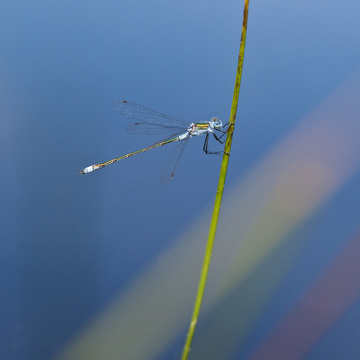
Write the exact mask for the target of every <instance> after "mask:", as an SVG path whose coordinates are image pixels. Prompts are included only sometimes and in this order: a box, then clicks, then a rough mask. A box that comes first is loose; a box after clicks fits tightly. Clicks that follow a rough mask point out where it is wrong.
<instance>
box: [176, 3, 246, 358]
mask: <svg viewBox="0 0 360 360" xmlns="http://www.w3.org/2000/svg"><path fill="white" fill-rule="evenodd" d="M248 11H249V0H245V4H244V17H243V25H242V31H241V40H240V51H239V59H238V66H237V71H236V78H235V87H234V95H233V100H232V104H231V112H230V120H229V127H228V130H227V136H226V142H225V148H224V155H223V159H222V163H221V169H220V176H219V182H218V187H217V190H216V197H215V203H214V209H213V214H212V218H211V224H210V229H209V235H208V241H207V245H206V250H205V255H204V261H203V266H202V270H201V275H200V280H199V285H198V291H197V296H196V300H195V305H194V310H193V314H192V317H191V321H190V325H189V329H188V333H187V336H186V342H185V345H184V348H183V353H182V357H181V360H186V359H187V358H188V354H189V351H190V347H191V343H192V339H193V336H194V332H195V328H196V324H197V321H198V317H199V312H200V308H201V303H202V300H203V297H204V291H205V286H206V281H207V278H208V273H209V267H210V260H211V254H212V249H213V245H214V240H215V234H216V228H217V223H218V219H219V213H220V205H221V200H222V196H223V192H224V186H225V179H226V172H227V168H228V164H229V156H230V150H231V143H232V138H233V133H234V127H235V119H236V111H237V106H238V101H239V93H240V83H241V75H242V68H243V63H244V53H245V40H246V30H247V20H248Z"/></svg>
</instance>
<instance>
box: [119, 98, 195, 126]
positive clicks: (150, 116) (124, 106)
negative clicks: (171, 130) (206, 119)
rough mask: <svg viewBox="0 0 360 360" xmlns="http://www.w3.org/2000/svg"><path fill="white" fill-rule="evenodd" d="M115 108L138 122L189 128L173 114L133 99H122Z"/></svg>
mask: <svg viewBox="0 0 360 360" xmlns="http://www.w3.org/2000/svg"><path fill="white" fill-rule="evenodd" d="M114 110H115V111H117V112H118V113H119V114H121V115H123V116H125V117H127V118H129V119H132V120H135V121H136V122H138V121H139V122H141V123H146V124H154V125H160V126H177V127H178V128H187V127H188V126H189V124H188V123H186V122H184V121H183V120H180V119H177V118H175V117H172V116H167V115H164V114H161V113H159V112H157V111H155V110H151V109H149V108H147V107H145V106H142V105H138V104H135V103H133V102H131V101H126V100H121V101H118V102H117V103H116V104H115V105H114Z"/></svg>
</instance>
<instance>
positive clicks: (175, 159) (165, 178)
mask: <svg viewBox="0 0 360 360" xmlns="http://www.w3.org/2000/svg"><path fill="white" fill-rule="evenodd" d="M188 140H189V138H187V139H184V140H181V141H180V143H179V144H178V145H177V146H176V147H175V149H174V150H173V151H172V152H171V154H170V155H169V157H168V158H167V159H166V161H165V163H164V166H163V169H162V171H161V174H160V183H161V184H166V183H167V182H169V181H170V180H171V179H172V178H173V177H174V175H175V171H176V168H177V166H178V164H179V160H180V158H181V155H182V153H183V151H184V149H185V146H186V145H187V143H188Z"/></svg>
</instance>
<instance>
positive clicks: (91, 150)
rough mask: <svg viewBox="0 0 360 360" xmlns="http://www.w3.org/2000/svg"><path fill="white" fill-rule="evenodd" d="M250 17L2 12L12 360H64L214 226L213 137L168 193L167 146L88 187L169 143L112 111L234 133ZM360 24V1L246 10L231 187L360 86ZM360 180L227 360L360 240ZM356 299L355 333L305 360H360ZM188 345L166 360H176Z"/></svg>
mask: <svg viewBox="0 0 360 360" xmlns="http://www.w3.org/2000/svg"><path fill="white" fill-rule="evenodd" d="M242 13H243V3H242V2H237V1H226V2H219V1H187V0H185V1H182V2H176V1H156V0H150V1H146V2H139V1H126V0H123V1H101V2H100V1H82V0H79V1H62V2H49V1H42V0H39V1H35V2H28V1H21V0H19V1H16V0H15V1H8V0H3V1H2V2H1V4H0V27H1V31H0V46H1V58H0V77H1V87H0V116H1V118H0V119H1V120H0V163H1V176H0V184H1V205H2V206H1V208H0V211H1V217H0V228H1V251H0V261H1V268H2V270H1V272H0V282H1V283H0V285H1V293H0V314H1V322H0V334H1V337H0V338H1V340H0V358H1V359H19V360H22V359H24V360H25V359H29V360H33V359H49V358H52V357H53V356H55V354H57V353H58V352H59V351H60V349H62V348H64V347H66V346H67V344H68V342H69V341H70V339H73V337H74V336H75V335H77V334H79V333H81V331H82V329H84V328H85V327H86V324H88V323H89V322H90V321H92V319H93V318H94V317H95V316H96V315H97V314H99V313H101V312H102V311H104V309H106V308H107V306H108V305H109V304H110V303H112V301H114V299H115V298H116V297H117V296H118V295H119V294H121V293H122V292H123V291H125V289H126V288H127V287H129V286H130V285H131V284H132V282H133V281H134V280H133V279H134V278H135V277H136V276H139V274H141V273H142V271H144V269H145V268H146V266H148V265H149V264H150V263H151V262H152V261H153V260H154V259H155V258H156V257H157V256H159V254H160V253H161V252H162V251H164V250H165V249H168V248H169V247H170V246H171V244H172V243H174V242H176V240H177V237H179V236H180V235H183V234H184V233H185V232H186V231H187V229H189V228H191V227H192V226H193V225H194V224H195V223H196V222H197V221H198V219H199V218H200V217H201V216H202V215H203V214H204V213H206V214H207V213H208V211H209V209H210V208H211V206H212V203H213V200H214V196H215V191H216V190H215V189H216V185H217V180H218V173H219V167H220V162H221V157H220V156H218V157H217V156H205V155H204V154H203V153H202V151H201V149H202V139H194V140H192V141H191V142H189V145H188V147H187V149H186V152H185V153H184V155H183V157H182V160H181V163H180V165H179V167H178V169H177V173H176V176H175V178H174V179H173V180H172V181H171V182H170V183H169V184H167V185H160V184H159V181H158V177H159V174H160V171H161V167H162V164H163V162H164V161H165V159H166V157H167V155H168V154H169V152H170V151H171V149H169V148H167V147H163V148H160V149H156V150H154V151H151V152H148V153H146V154H141V155H138V156H136V157H133V158H131V159H129V160H124V161H122V162H120V163H118V164H116V165H112V166H110V167H108V168H106V169H104V170H102V171H98V172H95V173H94V174H90V175H87V176H78V175H77V173H78V171H79V170H81V169H83V168H84V167H86V166H88V165H91V164H94V163H97V162H102V161H106V160H109V159H111V158H113V157H116V156H119V155H122V154H124V153H127V152H129V151H133V150H137V149H138V148H141V147H144V146H146V145H149V144H152V143H153V142H154V141H156V140H158V137H151V136H149V137H141V136H132V135H129V134H127V133H126V132H125V131H124V129H125V127H126V125H127V124H129V122H128V121H126V119H123V118H121V117H120V116H119V115H118V114H116V113H115V112H114V111H113V110H112V105H113V104H114V103H115V102H116V101H118V100H121V99H126V100H131V101H134V102H136V103H139V104H142V105H144V106H147V107H150V108H153V109H155V110H158V111H160V112H163V113H165V114H168V115H172V116H176V117H179V118H182V119H184V120H186V121H188V122H189V123H190V122H193V121H208V120H209V119H210V118H211V117H213V116H217V117H219V118H221V119H222V120H223V121H224V122H227V121H228V118H229V114H230V106H231V100H232V92H233V86H234V77H235V71H236V65H237V56H238V49H239V41H240V32H241V26H242ZM359 13H360V4H359V2H358V1H355V0H353V1H347V2H346V4H345V3H341V2H340V3H339V2H337V1H317V2H313V1H307V0H306V1H304V0H302V1H300V0H295V1H291V2H289V1H284V0H278V1H273V2H268V1H257V2H256V1H252V2H251V3H250V11H249V22H248V37H247V45H246V50H245V63H244V70H243V79H242V86H241V92H240V103H239V108H238V116H237V124H236V130H235V131H236V132H235V136H234V141H233V148H232V153H231V159H230V166H229V171H228V177H227V185H226V188H225V191H228V192H230V191H231V190H232V189H234V188H235V187H236V186H237V185H238V184H239V182H241V181H242V179H243V178H244V176H246V175H247V174H248V173H249V171H250V170H251V169H252V168H253V167H254V166H256V164H258V163H259V161H262V159H264V158H266V156H267V154H269V152H271V151H272V149H273V148H274V147H276V146H277V144H279V142H280V141H282V140H283V139H284V138H285V137H286V136H287V134H289V133H290V132H291V131H293V129H295V128H296V126H297V125H298V124H299V123H300V121H301V120H302V119H303V118H304V117H305V116H307V115H308V114H309V113H311V112H312V111H313V110H314V109H316V108H317V107H318V106H319V104H321V103H322V102H323V101H324V100H325V99H326V98H328V97H329V96H330V94H332V93H333V92H334V91H335V90H336V89H337V88H338V87H339V86H342V84H343V83H344V82H345V83H346V82H349V81H350V80H351V79H352V78H353V77H354V75H353V74H355V73H358V72H359V64H360V47H359V32H360V23H359ZM347 126H351V125H347ZM354 131H355V132H356V134H357V135H360V133H359V128H358V126H357V127H356V126H354ZM212 145H213V146H214V147H217V146H219V145H218V144H214V143H212ZM169 147H170V146H169ZM359 184H360V174H359V171H358V168H357V167H356V166H355V165H354V166H353V167H352V172H351V176H350V175H349V177H348V178H347V180H346V181H344V182H343V183H341V184H339V186H338V187H337V188H336V191H335V190H334V192H332V193H331V196H330V195H329V197H327V198H326V201H325V200H324V202H323V203H322V204H321V206H320V207H319V209H317V211H316V212H315V213H313V214H312V215H311V217H309V218H308V219H307V223H306V226H304V227H303V228H302V229H301V230H299V229H297V233H296V234H295V235H294V237H302V236H305V235H302V234H304V233H306V231H312V232H311V236H310V235H306V236H307V239H309V237H310V238H311V239H314V240H313V242H312V244H313V246H308V247H307V248H301V251H300V250H299V251H298V252H296V256H295V255H294V263H293V265H292V267H290V269H289V270H288V271H287V272H286V273H284V274H283V277H284V279H286V280H284V281H286V283H282V284H283V285H279V287H278V288H276V289H277V291H278V292H276V295H273V296H274V297H271V298H268V299H267V305H266V306H267V308H266V311H265V312H264V314H266V315H264V316H263V317H262V318H261V321H260V320H259V321H258V322H257V323H255V324H254V326H253V327H252V328H251V331H250V329H248V333H247V334H248V337H247V338H245V340H244V341H243V342H241V344H240V343H239V346H238V348H237V349H236V351H235V352H234V353H233V354H231V355H228V357H226V358H233V359H245V358H247V356H250V354H251V353H252V352H253V351H255V350H254V349H255V348H256V347H257V346H258V344H260V343H261V339H262V338H265V336H266V333H267V332H271V329H270V328H271V324H273V323H278V322H280V319H281V316H283V314H281V312H279V311H280V309H279V306H280V305H279V304H281V306H283V307H285V308H288V307H290V305H289V303H288V301H289V296H288V294H289V291H290V290H288V289H289V288H291V292H292V293H293V294H298V291H299V292H302V291H303V290H304V289H305V288H306V287H307V286H308V285H309V284H308V283H307V281H310V279H311V278H312V277H314V276H315V274H317V273H318V272H319V271H321V269H323V267H324V266H326V264H327V263H328V261H330V260H329V259H331V258H333V257H334V256H336V254H337V252H338V251H340V248H341V245H342V244H343V243H344V241H345V240H344V239H349V238H350V237H351V236H352V235H353V234H354V233H355V231H356V229H357V228H358V227H359V220H360V209H359V207H360V205H359ZM309 229H310V230H309ZM311 229H312V230H311ZM314 229H315V230H314ZM205 232H206V229H205ZM317 238H321V239H322V241H319V242H317V241H315V239H317ZM324 242H325V244H326V246H325V245H324ZM289 246H290V245H289ZM215 254H216V253H215ZM319 259H320V260H319ZM201 261H202V250H201V252H200V253H199V255H198V262H199V264H200V263H201ZM304 264H307V265H306V269H305V270H304V269H303V268H302V267H303V266H304ZM183 266H185V267H186V261H184V264H183ZM263 266H265V265H263ZM303 276H305V278H304V277H303ZM193 277H194V282H195V283H196V282H197V279H198V272H194V274H193ZM248 281H250V280H248ZM285 284H287V285H285ZM289 284H291V285H289ZM359 295H360V294H358V295H357V296H358V297H355V298H356V299H357V301H355V300H354V302H351V306H350V305H349V307H348V308H346V312H345V310H344V316H345V317H342V318H341V321H342V322H343V327H342V328H341V329H342V330H341V332H342V333H343V334H346V336H345V335H344V336H341V338H340V339H339V338H338V337H337V336H335V335H334V334H333V333H332V334H330V335H329V336H328V337H326V336H325V335H324V337H321V338H319V339H318V341H319V342H316V344H317V345H316V346H320V348H316V349H317V350H316V351H319V352H314V351H315V350H314V346H315V345H313V347H309V348H308V352H307V353H306V354H304V355H303V358H306V359H315V358H319V357H316V356H318V355H319V354H321V356H322V357H321V358H326V359H338V358H342V359H354V358H356V357H358V356H360V350H359V348H358V336H355V335H356V334H357V335H358V328H359V323H360V298H359ZM193 296H195V294H194V293H193ZM294 296H295V295H294ZM144 301H146V299H144ZM191 301H193V300H190V302H191ZM191 305H192V303H191V304H190V306H191ZM190 308H191V307H190ZM244 311H245V312H246V308H245V309H244ZM190 314H191V312H190V311H189V313H188V317H189V319H190ZM212 317H214V314H212V315H211V312H210V315H209V319H207V320H206V321H207V322H209V323H210V322H211V319H212ZM346 317H347V318H348V319H347V318H346ZM346 319H347V320H346ZM185 321H187V318H186V319H185ZM338 321H340V320H338ZM269 329H270V330H269ZM185 331H186V329H185V327H183V328H182V329H181V333H180V334H179V336H178V338H177V339H173V340H172V342H170V343H169V344H168V345H167V347H166V348H164V349H163V352H162V355H161V356H162V357H161V358H164V359H165V358H179V354H180V352H181V345H182V342H183V340H184V336H185ZM334 331H335V330H334ZM199 336H200V338H201V330H199ZM196 339H197V338H196V337H195V340H194V341H196ZM336 339H338V342H337V340H336ZM320 342H321V343H320ZM339 348H341V349H343V352H340V353H336V355H334V354H335V353H334V349H339ZM346 349H347V350H346ZM312 351H313V352H312ZM160 353H161V352H160ZM354 354H356V355H354ZM118 355H119V357H118V358H125V357H122V356H121V354H118ZM193 356H195V355H193ZM100 358H102V357H99V359H100ZM149 358H151V357H149ZM194 358H196V357H194ZM199 358H200V357H199ZM224 358H225V357H224ZM269 359H271V357H269Z"/></svg>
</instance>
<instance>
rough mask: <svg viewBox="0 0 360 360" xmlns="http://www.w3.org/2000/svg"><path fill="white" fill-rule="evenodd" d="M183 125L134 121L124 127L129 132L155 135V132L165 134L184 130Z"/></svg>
mask: <svg viewBox="0 0 360 360" xmlns="http://www.w3.org/2000/svg"><path fill="white" fill-rule="evenodd" d="M186 129H187V128H186V127H185V126H168V125H157V124H146V123H140V122H136V123H134V124H130V125H129V126H127V127H126V131H127V132H128V133H129V134H137V135H157V134H167V133H170V132H175V131H180V130H181V131H182V132H185V131H186Z"/></svg>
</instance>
